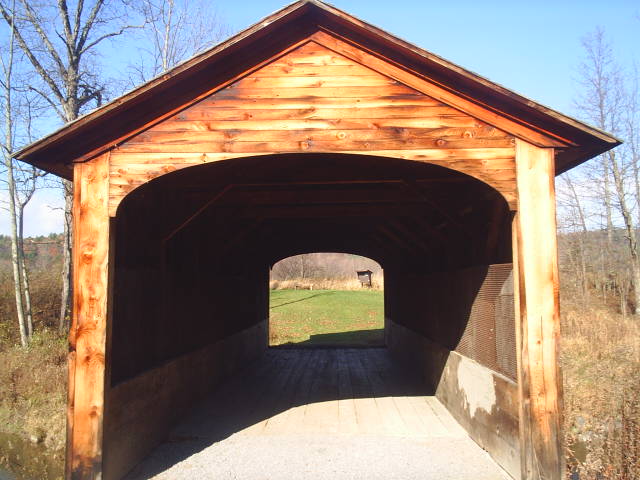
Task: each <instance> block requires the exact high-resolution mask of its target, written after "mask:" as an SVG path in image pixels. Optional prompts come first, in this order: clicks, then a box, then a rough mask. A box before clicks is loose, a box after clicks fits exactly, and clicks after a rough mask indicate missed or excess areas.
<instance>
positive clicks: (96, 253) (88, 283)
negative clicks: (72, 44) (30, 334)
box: [67, 155, 109, 480]
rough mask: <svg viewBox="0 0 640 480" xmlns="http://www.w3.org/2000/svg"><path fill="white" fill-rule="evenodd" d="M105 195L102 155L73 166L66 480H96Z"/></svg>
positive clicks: (99, 457) (98, 470) (106, 181)
mask: <svg viewBox="0 0 640 480" xmlns="http://www.w3.org/2000/svg"><path fill="white" fill-rule="evenodd" d="M108 191H109V159H108V155H103V156H100V157H97V158H95V159H94V160H92V161H91V162H88V163H84V164H78V165H76V166H75V169H74V207H75V209H74V251H73V257H74V288H73V295H74V312H73V325H72V331H71V333H70V338H71V339H72V340H71V355H70V359H71V363H70V380H72V381H73V385H71V386H70V389H69V391H70V392H71V393H70V394H71V395H73V400H72V401H71V402H70V417H71V422H70V425H71V428H70V430H71V431H70V433H71V439H70V445H71V447H72V448H71V453H70V458H69V460H70V465H69V466H68V467H67V472H68V478H69V479H83V480H84V479H89V478H99V477H100V474H101V471H102V419H103V409H104V387H105V385H104V383H105V347H106V322H107V304H108V291H109V288H108V270H109V269H108V264H109V215H108V199H109V196H108Z"/></svg>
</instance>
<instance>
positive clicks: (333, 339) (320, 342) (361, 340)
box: [269, 328, 384, 348]
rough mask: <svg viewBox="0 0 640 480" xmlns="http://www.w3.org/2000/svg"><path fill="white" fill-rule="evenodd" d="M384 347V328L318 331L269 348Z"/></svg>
mask: <svg viewBox="0 0 640 480" xmlns="http://www.w3.org/2000/svg"><path fill="white" fill-rule="evenodd" d="M369 347H384V328H376V329H371V330H353V331H350V332H336V333H318V334H313V335H311V336H310V337H309V340H305V341H303V342H287V343H281V344H278V345H271V346H270V347H269V348H369Z"/></svg>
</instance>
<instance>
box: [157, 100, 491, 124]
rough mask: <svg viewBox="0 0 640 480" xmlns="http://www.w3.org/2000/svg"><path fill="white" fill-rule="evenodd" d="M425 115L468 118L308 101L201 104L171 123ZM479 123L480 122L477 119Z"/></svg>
mask: <svg viewBox="0 0 640 480" xmlns="http://www.w3.org/2000/svg"><path fill="white" fill-rule="evenodd" d="M243 103H244V102H243V101H242V99H237V100H236V104H237V105H243ZM416 117H418V118H419V119H424V120H425V121H427V122H429V120H430V119H432V118H438V119H441V120H440V121H446V119H447V118H454V119H457V118H465V119H469V116H468V115H462V114H460V113H459V112H456V111H454V110H452V109H451V108H449V107H431V106H427V107H423V106H416V107H410V106H388V107H379V108H362V107H360V106H343V107H342V108H331V107H327V106H325V107H324V108H322V107H316V106H315V105H310V104H309V103H308V102H307V105H306V106H305V107H303V108H292V109H284V108H281V109H270V108H268V109H258V108H254V107H253V106H252V108H250V109H249V108H201V109H198V110H188V111H185V112H183V113H181V114H179V115H177V116H176V118H175V119H174V121H172V122H167V123H169V124H174V123H175V124H176V125H180V124H181V123H183V122H185V121H187V122H191V121H192V120H218V121H238V120H288V119H323V120H340V119H343V118H349V119H363V120H370V121H372V122H374V121H375V120H376V119H379V118H411V119H414V118H416ZM474 123H475V124H476V125H478V124H479V123H478V122H477V121H474Z"/></svg>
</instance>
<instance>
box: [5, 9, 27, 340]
mask: <svg viewBox="0 0 640 480" xmlns="http://www.w3.org/2000/svg"><path fill="white" fill-rule="evenodd" d="M11 14H12V15H14V12H13V11H12V12H11ZM14 59H15V29H14V28H11V29H10V36H9V45H8V48H7V55H6V58H4V57H3V58H2V70H3V72H2V73H3V78H2V94H3V107H4V108H3V110H4V112H3V113H4V139H3V140H4V142H3V144H2V155H3V157H4V163H5V166H6V176H7V187H8V207H9V208H8V210H9V218H10V223H11V263H12V266H13V285H14V294H15V299H16V312H17V317H18V328H19V329H20V343H22V346H23V347H26V346H27V344H28V343H29V331H28V327H27V323H26V321H25V315H24V304H23V295H22V285H23V282H22V275H23V268H22V263H23V261H24V258H23V257H22V256H21V255H20V248H19V247H20V245H19V241H18V221H17V217H16V198H17V194H16V182H15V178H14V166H13V158H12V155H13V134H14V126H13V119H14V114H13V92H14V87H13V83H12V82H13V68H14Z"/></svg>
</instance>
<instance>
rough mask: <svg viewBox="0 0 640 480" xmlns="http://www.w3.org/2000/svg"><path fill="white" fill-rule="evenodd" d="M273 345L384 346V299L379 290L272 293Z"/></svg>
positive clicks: (279, 291)
mask: <svg viewBox="0 0 640 480" xmlns="http://www.w3.org/2000/svg"><path fill="white" fill-rule="evenodd" d="M269 314H270V319H269V344H270V345H284V344H293V345H305V346H306V345H341V346H344V345H352V346H374V345H383V343H384V297H383V292H382V291H380V290H360V291H341V290H272V291H271V298H270V306H269Z"/></svg>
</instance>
